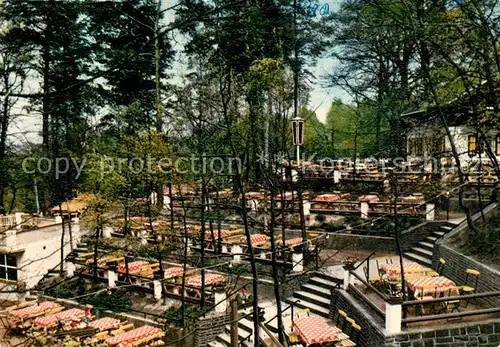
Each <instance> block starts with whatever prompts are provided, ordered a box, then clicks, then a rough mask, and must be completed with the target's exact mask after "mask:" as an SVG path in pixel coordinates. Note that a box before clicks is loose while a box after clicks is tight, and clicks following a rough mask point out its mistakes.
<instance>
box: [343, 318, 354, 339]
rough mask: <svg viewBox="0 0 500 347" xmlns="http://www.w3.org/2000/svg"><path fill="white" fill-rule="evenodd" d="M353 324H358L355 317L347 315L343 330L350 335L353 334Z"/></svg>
mask: <svg viewBox="0 0 500 347" xmlns="http://www.w3.org/2000/svg"><path fill="white" fill-rule="evenodd" d="M353 324H356V322H355V321H354V319H352V318H351V317H346V319H345V324H344V326H343V327H342V332H343V333H344V334H346V335H348V336H351V334H352V326H353Z"/></svg>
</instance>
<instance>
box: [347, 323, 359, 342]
mask: <svg viewBox="0 0 500 347" xmlns="http://www.w3.org/2000/svg"><path fill="white" fill-rule="evenodd" d="M360 336H361V326H359V325H358V324H356V323H354V324H353V325H352V330H351V334H350V335H349V339H350V340H351V341H352V342H354V343H356V344H357V343H358V342H359V339H360Z"/></svg>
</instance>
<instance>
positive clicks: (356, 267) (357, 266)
mask: <svg viewBox="0 0 500 347" xmlns="http://www.w3.org/2000/svg"><path fill="white" fill-rule="evenodd" d="M375 254H376V253H375V252H372V253H371V254H370V255H369V256H368V257H366V258H365V259H364V260H363V261H362V262H361V263H359V264H358V265H356V266H355V267H354V269H353V270H357V269H358V268H359V267H360V266H361V264H363V263H364V262H365V261H367V260H370V258H371V257H372V256H373V255H375Z"/></svg>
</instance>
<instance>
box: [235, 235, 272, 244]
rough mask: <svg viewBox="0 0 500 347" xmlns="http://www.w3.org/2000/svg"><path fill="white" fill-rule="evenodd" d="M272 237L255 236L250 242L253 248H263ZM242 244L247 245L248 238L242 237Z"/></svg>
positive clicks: (251, 237)
mask: <svg viewBox="0 0 500 347" xmlns="http://www.w3.org/2000/svg"><path fill="white" fill-rule="evenodd" d="M269 239H270V237H269V236H267V235H264V234H254V235H251V236H250V240H251V242H252V245H253V246H262V245H264V244H266V243H267V242H268V241H269ZM240 243H243V244H246V243H247V238H246V236H242V237H241V238H240Z"/></svg>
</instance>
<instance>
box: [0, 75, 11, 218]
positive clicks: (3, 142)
mask: <svg viewBox="0 0 500 347" xmlns="http://www.w3.org/2000/svg"><path fill="white" fill-rule="evenodd" d="M6 83H8V80H7V82H6ZM7 85H8V84H6V88H7ZM8 94H9V92H8V93H7V94H6V95H5V96H4V97H3V102H2V105H1V106H2V110H1V115H2V120H1V122H0V127H1V128H0V129H1V130H0V215H2V214H4V213H5V201H4V199H5V188H6V187H7V186H8V182H9V177H8V165H7V162H6V158H7V128H8V126H9V108H8V107H9V104H8V100H9V96H8Z"/></svg>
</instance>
